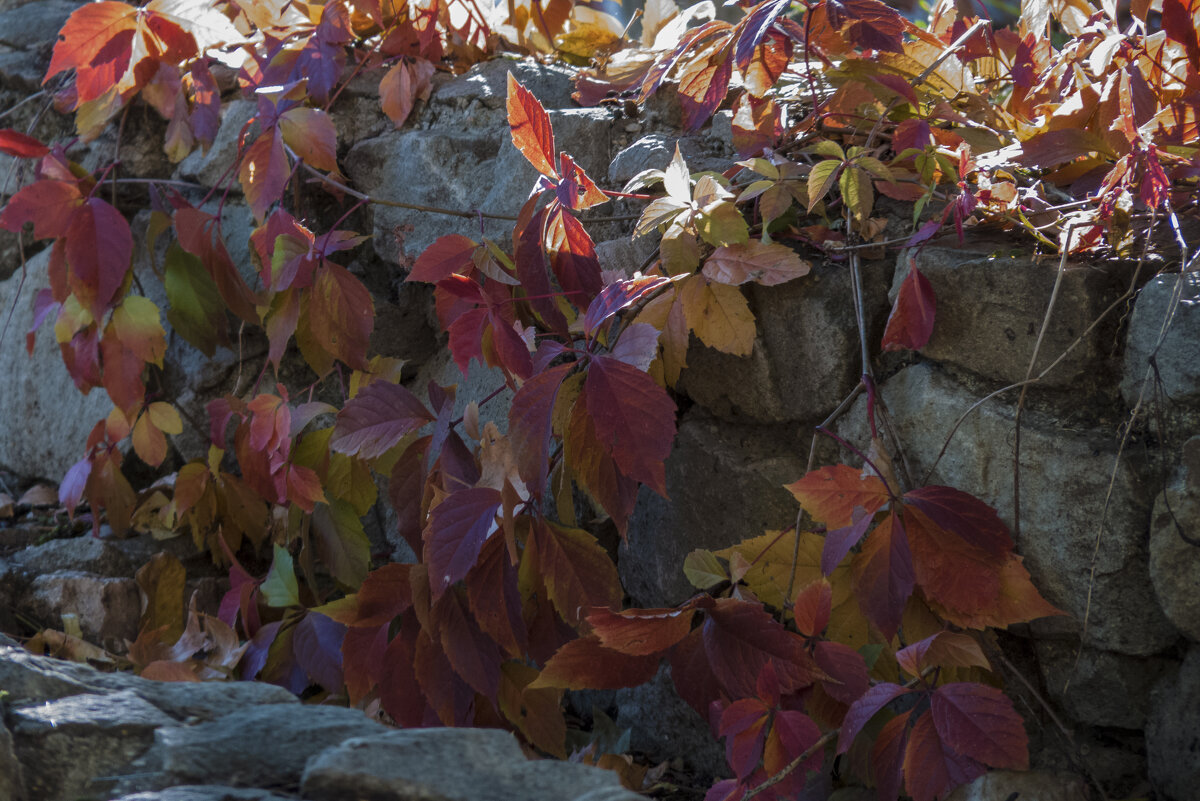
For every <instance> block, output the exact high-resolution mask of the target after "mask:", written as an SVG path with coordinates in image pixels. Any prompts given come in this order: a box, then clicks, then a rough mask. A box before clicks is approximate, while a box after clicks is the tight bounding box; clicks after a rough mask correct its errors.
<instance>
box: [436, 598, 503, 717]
mask: <svg viewBox="0 0 1200 801" xmlns="http://www.w3.org/2000/svg"><path fill="white" fill-rule="evenodd" d="M430 623H431V624H432V625H433V626H434V627H435V628H436V629H437V631H438V633H439V635H440V637H441V642H442V651H444V652H445V654H446V658H447V659H448V660H450V665H451V666H452V667H453V668H454V672H455V673H457V674H458V675H459V676H461V677H462V679H463V681H465V682H466V683H467V684H469V685H470V686H471V689H473V690H475V692H477V693H479V694H480V695H483V696H484V697H486V698H489V699H491V700H492V701H495V700H496V696H497V694H498V692H499V689H500V662H501V661H502V657H501V655H500V649H499V648H497V647H496V642H495V640H493V639H491V638H490V637H488V636H487V635H486V634H484V633H483V632H482V631H480V629H479V626H478V625H477V624H476V623H475V621H474V620H473V619H472V618H471V616H470V615H469V614H468V613H467V610H466V609H464V608H463V601H462V599H461V598H459V596H458V593H456V592H448V593H445V594H443V595H442V597H441V598H440V599H438V601H437V603H435V604H434V605H433V608H432V610H431V611H430Z"/></svg>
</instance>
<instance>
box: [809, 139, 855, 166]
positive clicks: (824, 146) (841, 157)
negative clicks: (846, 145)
mask: <svg viewBox="0 0 1200 801" xmlns="http://www.w3.org/2000/svg"><path fill="white" fill-rule="evenodd" d="M808 151H809V152H810V153H815V154H817V155H818V156H824V157H825V158H827V159H837V160H838V161H845V160H846V154H845V152H843V150H842V148H841V146H839V145H838V143H837V142H834V141H832V140H830V139H822V140H821V141H819V142H817V143H816V144H814V145H813V146H812V147H810V148H808Z"/></svg>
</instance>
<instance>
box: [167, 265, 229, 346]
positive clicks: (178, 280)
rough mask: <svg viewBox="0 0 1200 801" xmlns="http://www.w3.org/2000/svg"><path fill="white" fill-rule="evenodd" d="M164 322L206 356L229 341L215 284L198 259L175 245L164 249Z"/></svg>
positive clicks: (222, 305) (223, 311)
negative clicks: (165, 298) (165, 306)
mask: <svg viewBox="0 0 1200 801" xmlns="http://www.w3.org/2000/svg"><path fill="white" fill-rule="evenodd" d="M164 284H165V286H166V290H167V302H168V303H169V304H170V308H169V309H168V310H167V322H169V323H170V324H171V327H172V328H174V329H175V331H176V332H177V333H178V334H179V335H180V336H181V337H183V338H184V339H185V340H187V341H188V342H189V343H191V344H192V345H195V346H196V348H198V349H199V350H200V352H201V353H203V354H204V355H205V356H212V355H213V353H215V352H216V349H217V345H223V344H225V343H227V342H228V341H229V328H228V325H229V323H228V320H226V318H225V305H224V303H222V302H221V294H220V293H219V292H218V291H217V285H216V283H215V282H214V281H213V279H212V276H210V275H209V274H208V270H206V269H204V264H203V263H202V262H201V261H200V259H199V258H197V257H196V256H193V255H192V254H191V253H188V252H187V251H186V250H184V249H183V248H181V247H179V245H178V244H176V243H172V244H171V246H170V247H169V248H168V249H167V258H166V276H165V278H164Z"/></svg>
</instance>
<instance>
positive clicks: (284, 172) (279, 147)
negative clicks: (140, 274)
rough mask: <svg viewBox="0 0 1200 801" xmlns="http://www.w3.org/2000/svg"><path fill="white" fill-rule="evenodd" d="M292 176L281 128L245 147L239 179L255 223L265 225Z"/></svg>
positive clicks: (269, 132)
mask: <svg viewBox="0 0 1200 801" xmlns="http://www.w3.org/2000/svg"><path fill="white" fill-rule="evenodd" d="M291 175H292V168H291V165H290V164H289V163H288V157H287V152H286V151H285V150H284V149H283V136H282V135H281V134H280V131H279V129H278V128H272V129H271V130H269V131H266V132H264V133H263V134H262V135H261V136H259V137H258V138H257V139H255V140H254V144H252V145H250V147H248V148H246V152H245V154H244V155H243V156H242V166H241V168H240V169H239V170H238V180H240V181H241V183H242V191H243V192H244V193H245V194H246V202H247V203H249V204H250V210H251V211H253V212H254V218H255V219H256V220H258V221H259V222H262V220H263V219H264V218H265V217H266V216H267V209H268V208H270V206H271V204H272V203H274V202H275V201H277V200H279V198H280V197H281V196H282V195H283V188H284V187H285V186H287V182H288V179H289V178H290V177H291ZM185 247H186V245H185ZM189 250H190V248H189Z"/></svg>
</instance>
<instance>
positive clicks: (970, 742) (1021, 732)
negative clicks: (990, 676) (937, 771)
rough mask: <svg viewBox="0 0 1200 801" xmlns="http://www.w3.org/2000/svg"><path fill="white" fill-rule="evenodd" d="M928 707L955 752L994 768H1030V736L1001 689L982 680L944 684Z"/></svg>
mask: <svg viewBox="0 0 1200 801" xmlns="http://www.w3.org/2000/svg"><path fill="white" fill-rule="evenodd" d="M930 707H931V711H932V713H933V715H932V716H933V722H934V724H935V725H936V726H937V733H938V736H939V737H941V739H942V741H943V742H945V743H946V744H947V745H948V746H950V748H952V749H953V750H954V751H956V752H957V753H959V754H962V755H963V756H966V757H970V758H971V759H975V760H978V761H980V762H983V763H984V764H987V765H991V766H992V767H994V768H1007V769H1010V770H1028V769H1029V737H1028V735H1027V734H1026V733H1025V725H1024V724H1023V723H1022V722H1021V717H1020V715H1018V714H1017V713H1016V710H1014V709H1013V705H1012V701H1010V700H1009V699H1008V696H1006V695H1005V694H1004V693H1002V692H1000V691H999V690H997V689H996V688H994V687H988V686H986V685H983V684H972V683H968V682H960V683H955V684H944V685H942V686H941V687H938V688H937V689H936V690H934V692H933V698H932V699H931V701H930Z"/></svg>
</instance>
